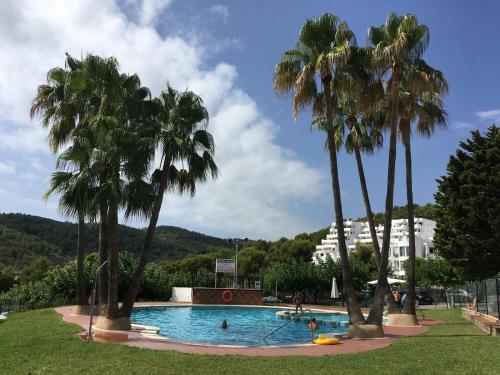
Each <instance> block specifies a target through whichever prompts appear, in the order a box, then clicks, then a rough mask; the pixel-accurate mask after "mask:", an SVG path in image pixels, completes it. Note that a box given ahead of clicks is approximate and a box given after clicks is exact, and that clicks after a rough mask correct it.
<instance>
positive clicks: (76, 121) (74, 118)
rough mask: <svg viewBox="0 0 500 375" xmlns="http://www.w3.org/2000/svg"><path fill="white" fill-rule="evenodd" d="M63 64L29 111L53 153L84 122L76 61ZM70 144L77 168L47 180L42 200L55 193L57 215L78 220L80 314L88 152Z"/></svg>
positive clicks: (80, 77)
mask: <svg viewBox="0 0 500 375" xmlns="http://www.w3.org/2000/svg"><path fill="white" fill-rule="evenodd" d="M65 65H66V68H65V69H63V68H54V69H51V70H50V71H49V73H48V74H47V84H44V85H40V86H39V87H38V90H37V95H36V97H35V98H34V100H33V103H32V106H31V110H30V117H31V118H34V117H35V116H41V118H42V126H43V127H44V128H49V136H48V140H49V147H50V149H51V151H52V152H53V153H57V152H58V151H59V150H60V149H61V148H63V147H64V146H65V145H66V144H67V143H68V142H69V141H70V140H71V139H73V133H74V132H75V131H76V130H77V129H78V128H79V127H81V126H82V124H83V123H84V119H85V109H84V103H83V101H82V100H81V95H80V94H81V93H82V91H83V90H84V89H85V82H84V79H83V75H82V73H81V71H80V70H79V68H80V62H79V61H78V60H76V59H74V58H73V57H71V56H70V55H68V54H67V55H66V64H65ZM73 142H74V143H73V149H77V148H78V150H79V152H78V153H79V160H80V161H79V164H78V169H77V170H76V171H74V172H56V173H55V174H54V175H53V176H52V178H51V181H50V183H49V190H48V191H47V193H46V194H45V198H46V199H47V198H48V196H49V195H50V194H51V193H53V192H56V191H57V192H59V193H60V194H61V196H60V200H59V208H60V210H61V212H62V213H63V214H65V215H66V216H69V217H76V218H77V219H78V240H77V276H76V285H77V288H76V290H77V293H76V303H77V305H78V306H79V311H81V312H84V311H85V310H86V306H87V305H88V299H87V292H86V286H85V285H86V284H85V276H84V272H83V256H84V250H83V249H84V244H83V237H84V231H85V215H86V213H87V211H86V201H87V198H88V189H86V188H85V181H86V173H85V168H86V165H87V164H86V163H87V159H88V157H87V156H88V154H86V152H88V150H87V149H86V148H85V147H81V146H82V144H81V145H80V146H78V144H77V141H76V138H74V139H73Z"/></svg>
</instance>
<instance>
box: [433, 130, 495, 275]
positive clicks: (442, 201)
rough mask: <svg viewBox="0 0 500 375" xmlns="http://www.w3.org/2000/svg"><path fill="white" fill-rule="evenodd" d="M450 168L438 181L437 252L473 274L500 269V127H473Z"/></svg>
mask: <svg viewBox="0 0 500 375" xmlns="http://www.w3.org/2000/svg"><path fill="white" fill-rule="evenodd" d="M446 170H447V173H446V175H445V176H442V177H441V178H440V179H438V180H437V182H438V191H437V192H436V194H435V199H436V203H437V207H436V218H437V227H436V234H435V236H434V243H435V246H436V250H437V251H438V253H439V255H441V256H442V257H444V258H445V259H448V260H449V261H450V262H451V264H452V265H454V266H455V267H458V268H459V269H461V270H462V271H463V272H464V274H465V276H466V277H468V278H469V279H475V278H483V277H487V276H493V275H496V274H498V272H499V270H500V230H499V228H500V129H499V128H498V127H497V126H495V125H492V126H490V127H489V128H488V130H487V131H486V132H485V133H484V134H481V133H480V132H479V131H478V130H475V131H472V132H471V135H470V138H469V139H467V140H466V141H463V142H461V143H460V147H459V148H458V149H457V151H456V153H455V155H452V156H451V157H450V160H449V162H448V166H447V168H446Z"/></svg>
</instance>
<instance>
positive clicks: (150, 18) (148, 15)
mask: <svg viewBox="0 0 500 375" xmlns="http://www.w3.org/2000/svg"><path fill="white" fill-rule="evenodd" d="M170 3H171V0H127V1H126V2H125V5H126V6H132V7H134V8H135V11H136V13H137V20H138V22H139V24H141V25H144V26H148V25H151V24H154V23H155V21H156V20H157V19H158V17H159V16H160V14H161V12H162V11H164V10H165V9H166V8H167V7H168V5H170Z"/></svg>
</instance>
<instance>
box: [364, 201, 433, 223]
mask: <svg viewBox="0 0 500 375" xmlns="http://www.w3.org/2000/svg"><path fill="white" fill-rule="evenodd" d="M413 207H414V208H413V210H414V214H415V217H421V218H424V219H430V220H436V205H435V204H432V203H427V204H426V205H423V206H419V205H418V204H414V205H413ZM406 218H408V209H407V206H406V205H405V206H394V211H393V213H392V219H393V220H397V219H406ZM356 220H358V221H366V220H367V218H366V216H363V217H360V218H358V219H356ZM373 220H374V221H375V225H379V224H384V213H383V212H379V213H376V214H374V215H373Z"/></svg>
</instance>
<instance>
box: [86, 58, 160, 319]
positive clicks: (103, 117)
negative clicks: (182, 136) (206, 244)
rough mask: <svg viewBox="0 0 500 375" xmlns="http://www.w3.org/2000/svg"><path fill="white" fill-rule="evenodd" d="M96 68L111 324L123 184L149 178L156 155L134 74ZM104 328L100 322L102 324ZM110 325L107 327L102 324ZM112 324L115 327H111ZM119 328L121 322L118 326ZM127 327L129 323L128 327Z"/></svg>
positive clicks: (98, 169) (99, 199)
mask: <svg viewBox="0 0 500 375" xmlns="http://www.w3.org/2000/svg"><path fill="white" fill-rule="evenodd" d="M108 62H109V64H108V65H107V66H106V65H105V66H103V67H102V66H99V67H100V68H104V69H99V70H96V72H97V74H98V75H97V77H98V78H99V77H100V78H101V80H100V81H97V82H98V83H97V85H96V87H95V91H96V93H97V95H96V97H97V99H98V103H99V105H98V108H99V109H98V111H97V113H96V114H95V116H93V117H92V118H91V119H90V126H91V127H92V129H93V131H94V132H95V134H96V139H97V147H96V148H95V149H94V152H93V156H92V158H93V169H94V171H95V175H96V176H99V179H100V186H99V188H98V191H97V193H96V200H95V203H94V206H95V207H99V208H100V209H102V208H103V207H104V210H105V209H107V223H106V224H107V230H108V246H109V250H108V290H107V304H106V313H105V316H106V318H107V319H109V320H111V321H113V320H116V319H119V318H120V313H119V308H118V255H119V248H118V238H119V226H118V216H119V209H120V208H122V207H126V203H127V202H126V200H125V199H126V196H127V195H126V191H127V185H128V184H129V183H132V182H134V183H135V184H136V186H138V185H139V183H138V182H137V181H138V180H142V178H143V177H144V176H145V175H146V174H147V171H148V165H149V163H150V162H151V160H152V159H153V156H154V144H153V142H151V141H150V139H148V138H147V137H143V134H142V133H141V132H140V128H141V127H142V125H143V120H144V118H143V107H144V103H145V102H146V101H147V100H146V99H147V98H148V97H149V96H150V93H149V90H148V89H146V88H144V87H142V86H141V82H140V80H139V78H138V77H137V76H136V75H131V76H129V75H126V74H120V73H119V71H118V65H117V63H116V62H115V61H112V60H108ZM103 324H104V323H103ZM106 324H108V323H106ZM111 324H114V323H111ZM117 324H119V323H117ZM128 325H130V323H128Z"/></svg>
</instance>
